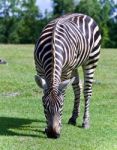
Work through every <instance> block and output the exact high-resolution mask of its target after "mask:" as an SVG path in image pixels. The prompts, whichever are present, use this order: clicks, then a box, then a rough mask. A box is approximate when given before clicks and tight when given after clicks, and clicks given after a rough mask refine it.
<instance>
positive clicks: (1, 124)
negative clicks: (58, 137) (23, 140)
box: [0, 117, 45, 138]
mask: <svg viewBox="0 0 117 150" xmlns="http://www.w3.org/2000/svg"><path fill="white" fill-rule="evenodd" d="M34 122H37V123H38V122H40V123H45V122H44V121H42V120H32V119H24V118H10V117H0V136H1V135H5V136H27V137H39V138H45V136H44V131H43V130H40V129H39V127H33V126H31V123H34ZM35 128H36V129H35ZM12 130H17V131H18V132H19V131H20V132H23V131H28V132H26V133H18V132H15V131H12ZM30 132H33V133H31V134H30Z"/></svg>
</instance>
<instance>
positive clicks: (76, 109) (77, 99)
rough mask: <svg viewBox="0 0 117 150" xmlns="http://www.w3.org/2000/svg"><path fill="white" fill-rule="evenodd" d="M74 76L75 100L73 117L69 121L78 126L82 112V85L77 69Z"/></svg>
mask: <svg viewBox="0 0 117 150" xmlns="http://www.w3.org/2000/svg"><path fill="white" fill-rule="evenodd" d="M72 74H73V75H72V76H75V80H74V82H73V83H72V87H73V91H74V95H75V98H74V107H73V111H72V117H71V118H70V119H69V121H68V124H72V125H76V119H77V117H78V116H79V112H80V85H79V74H78V71H77V69H75V70H74V71H73V73H72Z"/></svg>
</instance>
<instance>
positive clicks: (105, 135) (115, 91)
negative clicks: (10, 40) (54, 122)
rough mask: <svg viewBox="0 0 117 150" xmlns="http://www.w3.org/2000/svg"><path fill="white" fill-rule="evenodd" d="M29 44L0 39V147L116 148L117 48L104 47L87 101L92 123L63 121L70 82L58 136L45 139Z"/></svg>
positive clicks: (39, 149) (26, 149) (68, 110)
mask: <svg viewBox="0 0 117 150" xmlns="http://www.w3.org/2000/svg"><path fill="white" fill-rule="evenodd" d="M33 49H34V46H33V45H0V57H1V58H4V59H5V60H6V61H7V62H8V64H6V65H0V150H117V109H116V106H117V101H116V100H117V49H102V50H101V59H100V62H99V65H98V68H97V70H96V74H95V79H96V80H97V81H98V82H96V84H94V86H93V96H92V100H91V105H90V112H91V128H90V129H88V130H84V129H82V128H80V126H81V124H82V116H83V103H84V102H83V96H82V98H81V114H80V117H79V119H78V120H77V126H71V125H68V124H67V121H68V119H69V117H70V116H71V111H72V107H73V91H72V89H71V87H68V89H67V94H66V98H65V103H64V112H63V120H62V123H63V126H62V131H61V137H60V139H57V140H53V139H47V138H46V135H44V134H43V131H44V128H45V126H46V123H45V118H44V114H43V106H42V103H41V96H42V91H41V90H40V89H38V87H37V86H36V84H35V82H34V74H35V69H34V62H33Z"/></svg>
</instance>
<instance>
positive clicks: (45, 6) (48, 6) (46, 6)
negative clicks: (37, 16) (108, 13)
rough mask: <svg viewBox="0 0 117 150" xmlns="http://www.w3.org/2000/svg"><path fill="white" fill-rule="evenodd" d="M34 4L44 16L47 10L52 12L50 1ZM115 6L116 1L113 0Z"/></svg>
mask: <svg viewBox="0 0 117 150" xmlns="http://www.w3.org/2000/svg"><path fill="white" fill-rule="evenodd" d="M36 1H37V2H36V4H37V5H38V6H39V8H40V10H41V12H42V13H43V14H44V12H45V10H46V9H47V10H48V12H50V11H52V0H36ZM114 1H115V3H116V4H117V0H114Z"/></svg>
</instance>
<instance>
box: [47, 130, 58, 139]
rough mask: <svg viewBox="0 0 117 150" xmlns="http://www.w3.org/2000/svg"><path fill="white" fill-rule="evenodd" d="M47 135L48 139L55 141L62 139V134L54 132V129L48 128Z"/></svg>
mask: <svg viewBox="0 0 117 150" xmlns="http://www.w3.org/2000/svg"><path fill="white" fill-rule="evenodd" d="M45 133H46V135H47V137H48V138H53V139H57V138H59V137H60V133H57V132H56V131H55V130H53V129H52V128H49V129H48V128H46V129H45Z"/></svg>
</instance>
